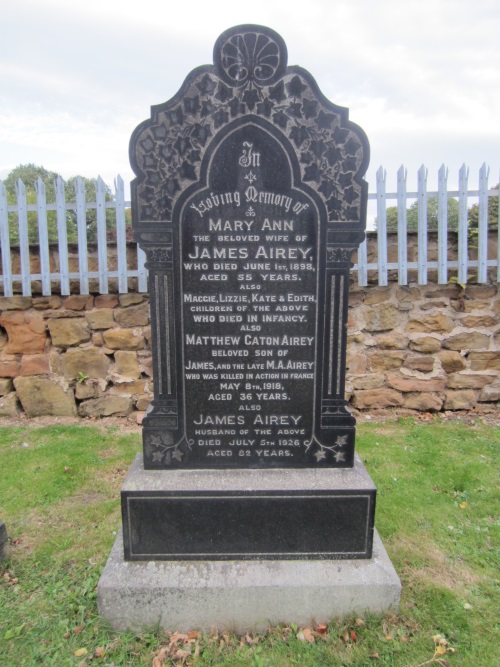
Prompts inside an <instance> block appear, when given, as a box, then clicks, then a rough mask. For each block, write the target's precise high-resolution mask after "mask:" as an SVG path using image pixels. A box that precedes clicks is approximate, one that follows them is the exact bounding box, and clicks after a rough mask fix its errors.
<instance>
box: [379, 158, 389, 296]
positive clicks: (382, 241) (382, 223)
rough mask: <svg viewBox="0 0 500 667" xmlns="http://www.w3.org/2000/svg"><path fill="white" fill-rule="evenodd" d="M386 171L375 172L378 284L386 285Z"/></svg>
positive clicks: (381, 168)
mask: <svg viewBox="0 0 500 667" xmlns="http://www.w3.org/2000/svg"><path fill="white" fill-rule="evenodd" d="M386 175H387V174H386V171H385V170H384V168H383V167H379V168H378V170H377V249H378V284H379V285H381V286H382V287H385V286H386V285H387V208H386V198H385V181H386Z"/></svg>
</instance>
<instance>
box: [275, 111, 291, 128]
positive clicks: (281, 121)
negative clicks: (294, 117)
mask: <svg viewBox="0 0 500 667" xmlns="http://www.w3.org/2000/svg"><path fill="white" fill-rule="evenodd" d="M288 121H289V118H288V116H287V115H286V113H284V111H277V112H276V113H275V114H274V115H273V123H275V125H278V126H279V127H281V129H283V130H286V128H287V125H288Z"/></svg>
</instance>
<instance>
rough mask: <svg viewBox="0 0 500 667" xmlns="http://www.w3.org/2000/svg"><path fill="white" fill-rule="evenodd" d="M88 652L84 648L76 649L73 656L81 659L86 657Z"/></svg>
mask: <svg viewBox="0 0 500 667" xmlns="http://www.w3.org/2000/svg"><path fill="white" fill-rule="evenodd" d="M87 653H88V651H87V649H86V648H77V649H76V651H75V653H74V655H75V656H76V657H77V658H83V656H84V655H87Z"/></svg>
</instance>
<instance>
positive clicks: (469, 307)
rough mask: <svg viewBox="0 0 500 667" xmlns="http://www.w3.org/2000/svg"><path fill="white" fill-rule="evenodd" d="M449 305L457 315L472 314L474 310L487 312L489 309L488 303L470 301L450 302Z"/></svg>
mask: <svg viewBox="0 0 500 667" xmlns="http://www.w3.org/2000/svg"><path fill="white" fill-rule="evenodd" d="M450 305H451V307H452V308H453V310H456V311H457V312H458V313H472V312H473V311H474V310H488V309H489V308H490V302H489V301H471V300H467V299H457V300H456V301H451V302H450Z"/></svg>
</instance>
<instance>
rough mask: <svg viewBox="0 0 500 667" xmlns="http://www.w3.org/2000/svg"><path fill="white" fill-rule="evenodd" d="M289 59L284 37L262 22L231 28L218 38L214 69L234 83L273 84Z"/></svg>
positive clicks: (224, 79) (223, 77) (281, 74)
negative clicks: (260, 23) (261, 24)
mask: <svg viewBox="0 0 500 667" xmlns="http://www.w3.org/2000/svg"><path fill="white" fill-rule="evenodd" d="M287 61H288V54H287V49H286V44H285V42H284V40H283V38H282V37H281V36H280V35H278V33H277V32H274V30H270V29H269V28H263V27H262V26H259V25H242V26H238V27H236V28H230V29H229V30H226V31H225V32H223V33H222V35H221V36H220V37H219V39H218V40H217V41H216V42H215V47H214V65H215V69H216V71H217V74H218V75H219V76H220V78H221V79H222V80H223V81H225V83H227V84H229V85H231V86H238V87H241V86H248V85H252V84H255V85H257V86H270V85H273V84H274V83H276V82H277V81H278V80H279V79H280V78H281V77H282V76H283V75H284V73H285V71H286V66H287Z"/></svg>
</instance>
